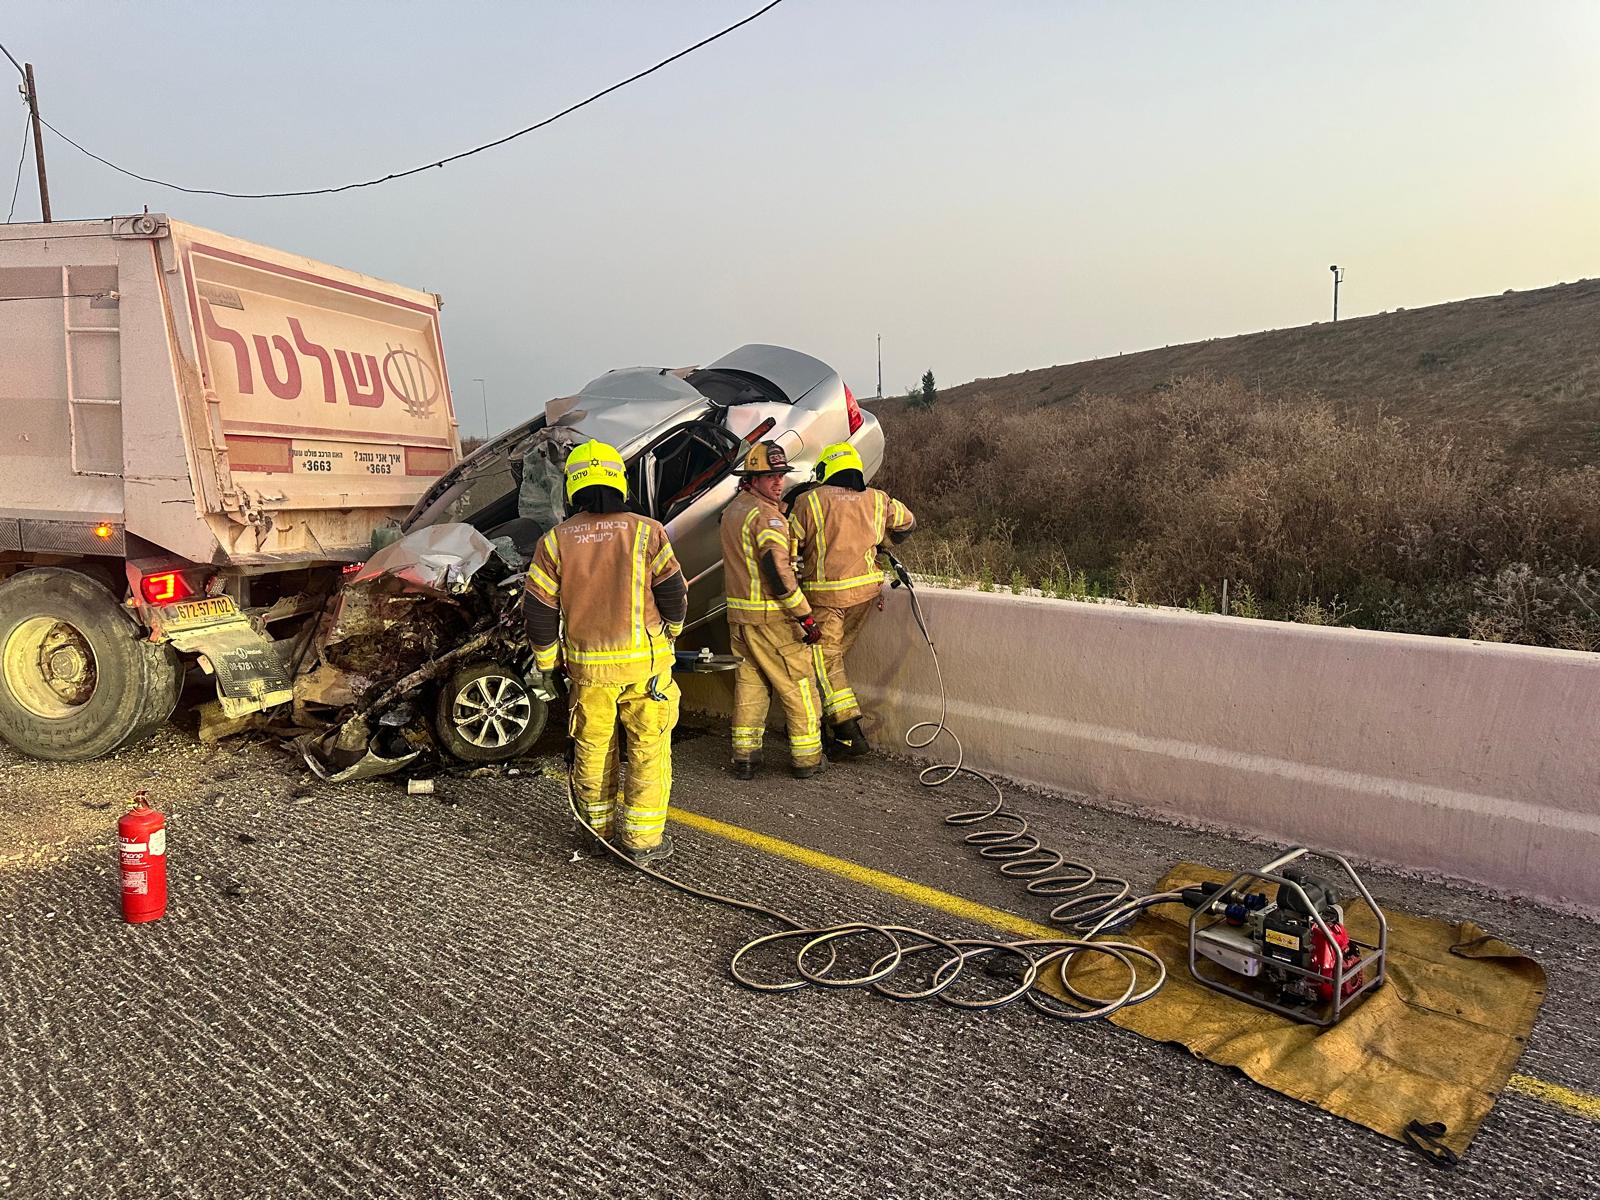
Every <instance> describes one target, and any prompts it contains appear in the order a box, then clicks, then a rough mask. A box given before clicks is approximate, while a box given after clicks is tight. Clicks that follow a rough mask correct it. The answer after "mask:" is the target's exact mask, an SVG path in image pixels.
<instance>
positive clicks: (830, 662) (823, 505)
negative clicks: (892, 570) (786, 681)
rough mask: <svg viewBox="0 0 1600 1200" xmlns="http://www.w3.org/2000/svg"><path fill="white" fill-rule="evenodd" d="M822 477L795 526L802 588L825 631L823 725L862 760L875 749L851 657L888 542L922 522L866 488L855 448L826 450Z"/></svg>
mask: <svg viewBox="0 0 1600 1200" xmlns="http://www.w3.org/2000/svg"><path fill="white" fill-rule="evenodd" d="M817 476H818V479H819V481H820V482H819V485H818V486H817V487H814V488H812V489H811V490H810V491H808V492H806V493H805V495H803V496H801V497H800V498H799V499H798V500H797V501H796V502H795V506H794V512H793V513H792V514H791V516H790V521H791V523H792V524H793V526H794V532H795V537H796V540H797V542H798V544H799V548H800V557H801V560H802V562H801V572H800V586H801V588H802V589H803V590H804V591H805V594H806V599H807V600H808V601H810V602H811V611H812V613H813V615H814V616H815V617H816V621H817V626H818V628H819V629H820V630H821V632H822V637H821V639H820V640H819V642H818V643H817V644H816V645H814V646H813V647H812V654H813V657H814V659H815V666H816V672H817V684H818V686H819V687H820V689H821V691H822V715H823V719H824V720H825V721H826V722H827V723H828V725H829V727H830V733H831V735H832V738H833V741H834V743H835V745H836V746H837V748H838V749H837V753H838V754H840V755H841V756H842V757H845V758H855V757H856V756H858V755H861V754H865V753H866V752H867V749H868V747H867V738H866V735H865V734H864V733H863V732H862V731H861V705H860V704H859V703H858V702H857V701H856V695H855V693H854V692H853V691H851V690H850V680H849V678H848V677H847V676H846V675H845V670H844V658H845V655H846V654H847V653H849V651H850V647H851V646H853V645H855V640H856V636H857V635H858V634H860V632H861V626H862V624H863V623H864V622H865V621H866V619H867V613H868V612H869V611H871V609H872V606H873V604H874V602H876V601H877V599H878V592H879V590H880V589H881V587H882V585H883V569H882V568H881V567H880V566H879V565H878V549H879V547H880V546H882V545H883V542H884V539H885V538H888V539H889V540H891V541H893V542H894V543H895V544H896V545H898V544H899V543H900V542H903V541H904V540H905V539H906V538H907V537H908V536H910V534H911V531H912V530H913V529H914V528H915V527H916V523H917V522H916V518H915V517H913V516H912V515H911V510H910V509H909V508H907V507H906V506H905V505H904V504H901V503H900V501H898V500H896V499H894V498H893V497H892V496H890V495H889V494H888V493H887V492H884V491H880V490H879V489H878V488H870V487H868V486H867V481H866V477H865V475H864V473H863V467H862V465H861V455H860V453H858V452H857V450H856V448H855V447H854V446H852V445H851V444H850V443H849V442H839V443H836V444H835V445H832V446H828V447H826V448H825V449H824V450H823V451H822V454H821V456H820V457H819V458H818V459H817Z"/></svg>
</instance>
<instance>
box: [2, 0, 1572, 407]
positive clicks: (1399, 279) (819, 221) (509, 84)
mask: <svg viewBox="0 0 1600 1200" xmlns="http://www.w3.org/2000/svg"><path fill="white" fill-rule="evenodd" d="M760 2H761V0H590V2H589V3H582V4H578V3H572V2H571V0H566V2H562V3H543V2H537V3H536V2H531V0H529V2H523V3H515V4H513V3H510V2H502V3H497V4H491V3H485V2H474V0H456V2H454V3H449V4H444V3H437V2H435V3H423V2H420V0H386V2H384V3H377V2H375V0H374V2H369V3H353V2H350V0H322V2H320V3H300V2H298V0H276V2H272V3H254V4H244V3H216V2H214V0H204V2H202V0H190V2H183V3H179V2H177V0H139V2H138V3H132V2H121V3H118V2H113V0H97V2H90V0H31V2H30V0H9V2H8V3H7V4H6V5H5V7H4V9H3V10H0V41H3V42H4V44H5V45H6V47H7V48H8V49H10V51H11V52H12V54H14V55H15V56H16V57H17V58H18V59H19V60H24V61H29V62H32V63H33V64H34V68H35V71H36V73H37V77H38V87H39V96H40V103H41V108H42V110H43V111H44V113H45V115H46V117H47V118H49V119H50V120H51V121H52V122H53V123H54V124H56V125H57V126H58V127H59V128H61V129H62V130H63V131H64V132H66V133H68V134H70V135H71V136H72V137H73V138H75V139H76V140H78V141H80V142H82V143H83V144H84V145H85V146H87V147H88V148H89V149H91V150H94V151H95V152H96V153H98V154H101V155H103V156H105V157H107V158H110V159H112V160H114V161H116V162H119V163H121V164H122V165H125V166H127V167H129V168H131V169H133V170H136V171H139V172H140V173H142V174H147V175H152V176H158V177H161V178H164V179H169V180H172V181H174V182H178V183H184V184H188V185H190V186H198V187H218V188H224V189H229V190H289V189H295V188H305V187H318V186H324V185H331V184H337V183H343V182H347V181H349V180H351V179H356V178H366V177H369V176H372V175H379V174H384V173H387V172H389V171H392V170H396V169H402V168H404V167H408V166H412V165H416V164H417V163H421V162H428V161H433V160H436V159H438V158H440V157H443V156H444V155H446V154H450V153H453V152H455V151H457V150H461V149H465V148H467V147H469V146H472V145H475V144H477V143H479V142H482V141H485V140H489V139H491V138H493V137H498V136H501V135H502V134H504V133H508V132H510V131H512V130H514V129H517V128H519V127H521V126H524V125H527V124H531V123H532V122H533V121H535V120H538V119H540V118H542V117H544V116H547V115H548V114H550V113H552V112H554V111H556V110H558V109H560V108H563V107H565V106H566V105H567V104H569V103H571V102H573V101H575V100H578V99H581V98H582V97H584V96H586V95H588V94H590V93H591V92H594V91H597V90H599V89H600V88H601V87H604V86H606V85H608V84H610V83H612V82H615V81H616V80H617V79H620V78H622V77H624V76H627V75H629V74H631V73H633V72H634V71H636V70H639V69H641V68H643V67H645V66H648V65H650V64H651V63H653V62H655V61H656V60H658V59H660V58H663V57H665V56H666V55H667V54H669V53H672V52H674V51H676V50H679V49H681V48H682V47H684V46H687V45H689V44H690V43H692V42H694V41H697V40H698V39H699V38H701V37H704V36H706V35H707V34H709V33H712V32H714V31H715V30H717V29H719V28H721V27H722V26H724V25H726V24H729V23H731V22H732V21H734V20H737V19H738V18H740V17H742V16H745V15H747V14H748V13H750V12H752V11H754V10H755V9H756V8H758V7H760ZM0 67H5V69H7V70H9V65H8V64H5V63H3V62H0ZM23 115H24V110H23V108H22V106H21V105H20V103H19V104H17V105H16V106H15V108H14V109H13V115H12V116H11V117H9V118H5V119H4V120H0V161H3V162H4V164H5V166H3V167H0V176H3V175H5V174H6V173H7V172H8V170H9V169H10V167H11V165H12V164H15V163H16V162H17V157H16V156H17V154H18V152H19V150H20V149H21V146H22V144H23V142H22V133H23ZM45 137H46V145H45V156H46V163H47V166H48V169H49V177H50V189H51V199H52V205H53V207H54V210H55V216H56V217H57V219H64V218H69V217H92V216H105V215H111V214H114V213H124V212H137V211H139V210H140V209H141V208H143V207H144V206H146V205H148V206H149V208H150V210H151V211H152V212H167V213H170V214H172V215H173V216H174V217H178V218H181V219H183V220H187V221H191V222H194V223H196V224H200V225H205V226H209V227H211V228H215V229H220V230H223V231H226V232H228V233H231V234H234V235H237V236H240V237H244V238H249V239H252V240H255V241H259V242H265V243H267V244H270V245H274V246H278V247H281V248H283V249H286V250H292V251H295V252H298V253H303V254H307V255H310V256H311V257H314V258H319V259H323V260H325V261H328V262H332V263H337V264H339V265H341V266H346V267H350V268H353V269H355V270H359V271H364V272H366V273H368V274H371V275H376V276H379V277H382V278H386V279H392V280H395V281H398V282H401V283H404V284H408V285H411V286H414V287H419V288H423V289H426V290H429V291H436V292H439V293H441V294H442V295H443V296H444V298H445V309H444V335H445V352H446V357H447V359H448V361H449V365H450V375H451V379H452V381H453V383H454V388H455V392H456V403H457V410H458V413H459V414H460V417H461V422H462V432H463V434H472V433H481V432H482V428H481V427H482V424H483V410H482V407H481V404H480V402H479V387H478V385H477V384H476V383H475V382H474V380H476V379H482V380H484V385H483V389H482V390H483V392H485V393H486V394H487V398H488V409H489V413H488V416H489V424H490V425H491V426H492V427H493V428H495V429H500V428H503V427H505V426H506V425H509V424H511V423H513V422H515V421H520V420H523V419H525V418H526V416H528V415H530V414H532V413H534V412H537V411H538V410H539V408H540V407H541V406H542V404H543V402H544V401H545V400H546V399H548V398H549V397H551V396H557V395H563V394H568V393H570V392H572V391H575V390H576V389H577V388H579V387H580V386H582V384H583V383H584V382H586V381H587V380H589V379H590V378H592V377H594V376H595V375H598V374H600V373H601V372H602V371H605V370H608V369H611V368H613V367H621V366H633V365H639V364H648V365H653V366H654V365H662V366H684V365H689V364H694V363H705V362H709V361H711V360H712V359H714V358H716V357H718V356H720V355H721V354H723V353H725V352H726V351H728V350H730V349H732V348H733V347H735V346H738V345H740V344H742V343H744V342H750V341H765V342H776V343H779V344H783V345H788V346H793V347H796V348H798V349H801V350H805V351H807V352H809V353H812V354H815V355H816V356H817V357H819V358H822V359H824V360H826V361H827V362H829V363H831V364H833V365H834V366H835V367H837V368H838V369H839V370H840V371H841V372H842V373H843V374H844V376H845V379H846V381H847V382H848V383H850V384H851V386H852V387H853V388H854V390H855V391H856V392H857V393H858V394H863V395H870V394H871V393H872V392H874V391H875V390H876V378H875V361H874V356H875V338H876V337H877V336H878V335H880V334H881V335H882V338H883V362H884V390H885V391H886V392H888V393H891V394H894V393H899V392H903V391H904V390H905V389H906V388H908V387H910V386H912V385H913V384H915V383H916V381H917V380H918V378H919V377H920V376H921V374H922V372H923V371H924V370H928V369H931V370H933V371H934V373H935V375H936V377H937V378H938V380H939V382H940V383H941V384H945V385H948V384H954V383H960V382H964V381H966V380H969V379H973V378H976V377H983V376H993V375H1002V374H1007V373H1009V372H1012V371H1018V370H1024V369H1028V368H1032V367H1040V366H1048V365H1051V364H1055V363H1067V362H1075V361H1078V360H1081V359H1086V358H1095V357H1100V356H1104V355H1110V354H1117V353H1120V352H1126V351H1132V350H1139V349H1145V348H1148V347H1152V346H1163V345H1168V344H1175V343H1179V342H1187V341H1194V340H1197V339H1201V338H1207V337H1218V336H1227V335H1230V334H1234V333H1243V332H1250V331H1254V330H1259V329H1271V328H1282V327H1286V326H1293V325H1301V324H1306V323H1308V322H1311V321H1317V320H1326V319H1327V317H1328V312H1329V307H1330V293H1331V277H1330V274H1329V271H1328V267H1329V265H1330V264H1333V263H1338V264H1340V265H1342V266H1343V267H1344V268H1345V271H1346V275H1345V283H1344V286H1343V289H1342V292H1341V298H1340V315H1341V316H1355V315H1360V314H1364V313H1374V312H1380V311H1384V310H1390V309H1394V308H1396V307H1406V308H1414V307H1418V306H1421V305H1424V304H1430V303H1437V302H1440V301H1445V300H1453V299H1460V298H1463V297H1466V296H1473V295H1485V294H1492V293H1498V292H1502V291H1505V290H1506V289H1508V288H1511V289H1523V288H1531V287H1541V286H1545V285H1548V284H1553V283H1557V282H1561V281H1569V280H1575V279H1580V278H1585V277H1591V276H1596V275H1600V219H1597V214H1600V153H1597V151H1600V4H1594V3H1592V2H1587V0H1585V2H1578V3H1561V2H1558V0H1541V3H1538V4H1531V5H1530V4H1513V3H1510V2H1506V3H1473V2H1470V0H1448V2H1431V0H1407V3H1405V4H1394V3H1392V0H1391V2H1384V3H1364V2H1361V0H1343V2H1341V3H1326V4H1311V3H1305V4H1285V3H1276V2H1272V3H1267V2H1262V3H1232V2H1225V0H1209V2H1207V3H1204V4H1194V3H1178V2H1172V3H1160V2H1155V0H1146V2H1140V0H1122V2H1115V3H1114V2H1111V0H1102V2H1096V0H1083V2H1073V0H987V2H982V3H979V2H975V0H785V2H784V3H782V4H780V5H779V6H778V7H777V8H776V9H774V10H773V11H772V12H771V13H769V14H767V15H766V16H764V17H762V18H761V19H760V20H758V21H756V22H754V23H752V24H751V25H748V26H746V27H745V28H743V29H741V30H739V31H737V32H735V33H733V34H730V35H729V36H728V37H726V38H723V39H722V40H720V41H718V42H715V43H714V44H712V45H711V46H708V47H706V48H705V49H703V50H700V51H698V52H697V53H695V54H693V55H691V56H689V57H688V58H686V59H684V60H682V61H680V62H678V63H675V64H674V65H672V66H670V67H667V68H665V69H663V70H662V71H659V72H657V73H656V74H654V75H652V76H650V77H649V78H647V79H645V80H643V81H641V82H639V83H636V84H634V85H632V86H630V87H628V88H625V89H623V90H622V91H620V92H618V93H616V94H614V95H612V96H609V97H607V98H606V99H604V100H601V101H599V102H597V103H596V104H594V105H591V106H589V107H588V108H585V109H583V110H581V111H580V112H578V113H576V114H574V115H572V116H570V117H567V118H565V119H564V120H562V121H560V122H558V123H556V124H555V125H552V126H550V127H549V128H547V129H544V130H541V131H539V132H537V133H533V134H530V135H528V136H527V137H525V138H522V139H519V140H517V141H515V142H512V143H510V144H509V145H506V146H503V147H501V148H499V149H497V150H493V151H490V152H488V153H485V154H482V155H478V156H476V157H474V158H471V159H468V160H466V161H463V162H460V163H456V164H454V165H452V166H450V167H447V168H443V169H439V170H430V171H428V172H425V173H424V174H422V175H420V176H417V177H414V178H411V179H407V180H401V181H398V182H394V183H390V184H387V185H384V186H382V187H376V188H368V189H362V190H358V191H354V192H349V193H345V194H342V195H338V196H322V197H312V198H305V199H289V200H229V199H221V198H216V197H207V196H187V195H183V194H180V193H176V192H172V191H169V190H167V189H165V188H161V187H157V186H154V185H151V184H146V183H140V182H137V181H135V180H132V179H128V178H126V177H124V176H120V175H117V174H116V173H114V172H112V171H110V170H108V169H107V168H105V167H103V166H101V165H100V164H98V163H95V162H93V161H91V160H89V159H86V158H84V157H83V156H82V155H80V154H79V153H78V152H77V151H76V150H74V149H72V148H71V147H70V146H67V145H66V144H64V143H62V142H60V141H59V140H57V139H56V138H55V137H54V136H53V135H51V134H50V133H48V132H47V133H46V134H45ZM7 156H10V157H7ZM32 170H33V164H32V161H31V158H30V160H29V162H28V164H27V166H26V167H25V169H24V176H23V179H22V187H21V190H20V193H19V196H18V199H17V207H16V214H15V218H14V219H16V220H36V219H37V217H38V196H37V191H36V188H35V184H34V180H33V175H32ZM0 199H5V197H4V196H3V195H0Z"/></svg>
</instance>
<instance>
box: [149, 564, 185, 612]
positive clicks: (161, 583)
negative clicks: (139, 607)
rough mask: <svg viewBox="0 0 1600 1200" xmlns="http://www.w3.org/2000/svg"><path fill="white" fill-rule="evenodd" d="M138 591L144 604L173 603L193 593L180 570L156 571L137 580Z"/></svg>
mask: <svg viewBox="0 0 1600 1200" xmlns="http://www.w3.org/2000/svg"><path fill="white" fill-rule="evenodd" d="M139 592H140V594H141V595H143V596H144V602H145V603H146V604H173V603H176V602H177V601H179V600H187V599H188V598H189V597H190V596H192V595H194V589H193V588H192V587H190V586H189V581H188V580H187V579H185V578H184V577H183V572H182V571H157V572H156V573H155V574H154V575H146V576H145V577H144V578H143V579H141V580H140V581H139Z"/></svg>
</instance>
